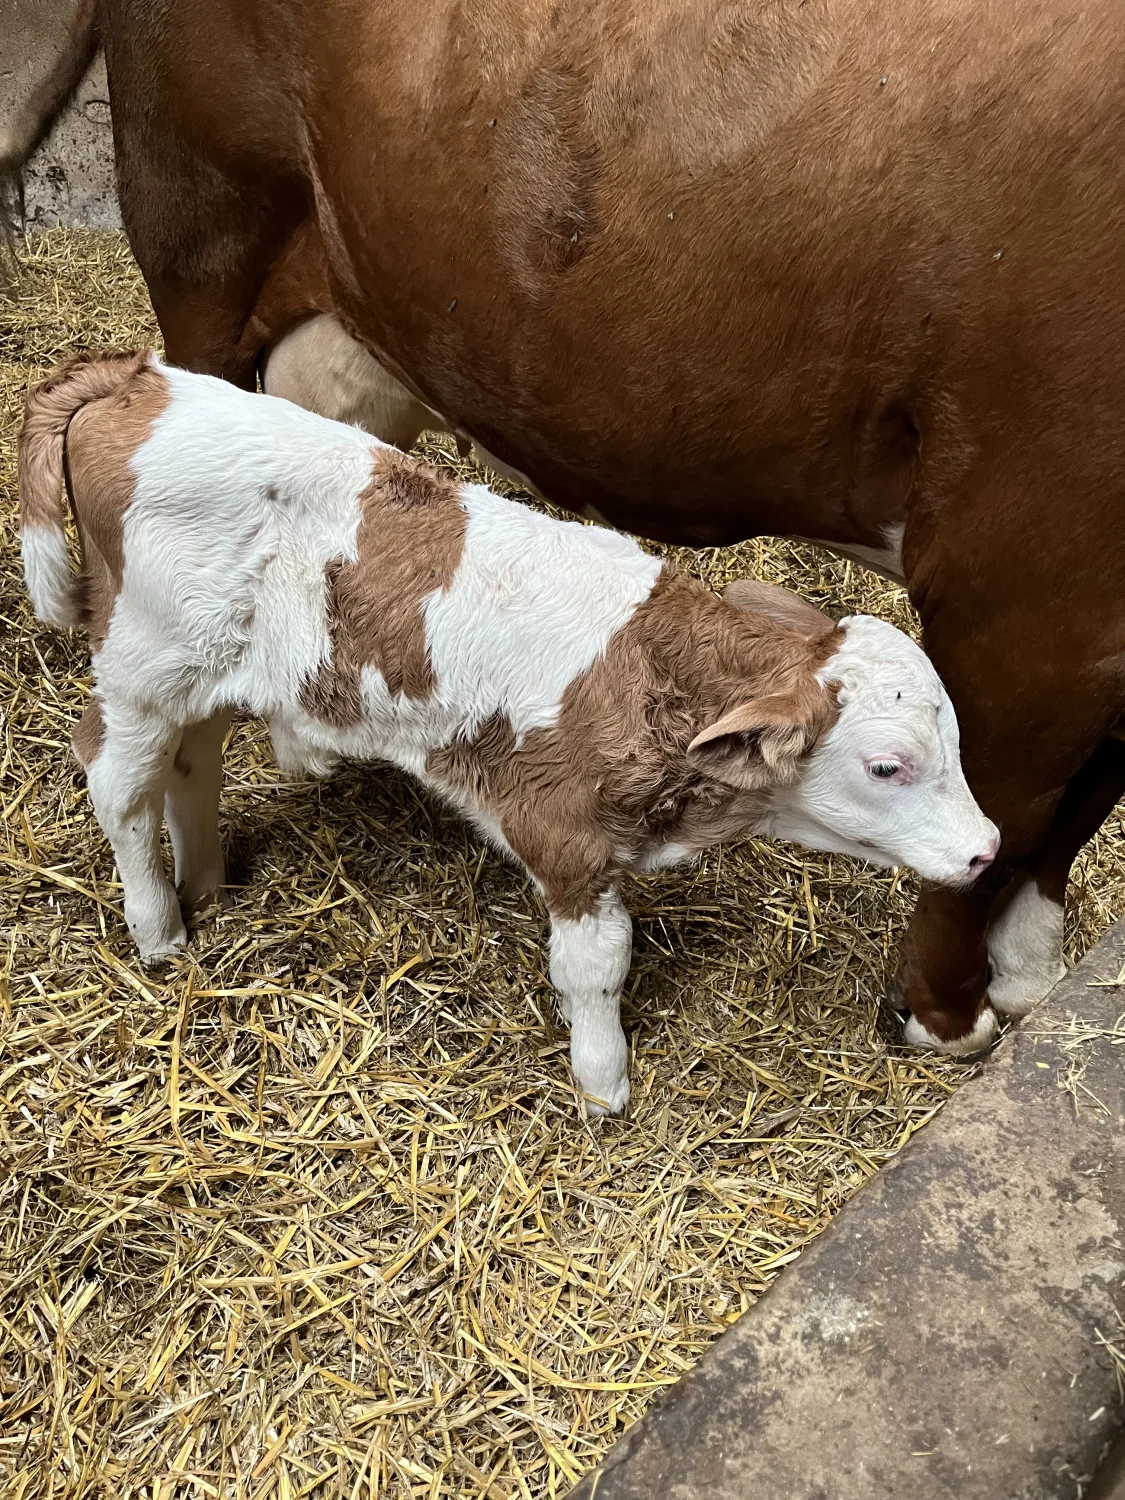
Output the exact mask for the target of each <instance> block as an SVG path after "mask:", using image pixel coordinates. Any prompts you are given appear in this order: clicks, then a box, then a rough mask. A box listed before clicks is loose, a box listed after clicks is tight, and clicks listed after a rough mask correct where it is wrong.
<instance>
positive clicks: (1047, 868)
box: [988, 737, 1125, 1016]
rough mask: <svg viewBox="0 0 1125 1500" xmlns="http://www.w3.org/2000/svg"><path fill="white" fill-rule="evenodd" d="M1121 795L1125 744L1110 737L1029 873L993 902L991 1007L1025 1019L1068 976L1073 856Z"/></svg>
mask: <svg viewBox="0 0 1125 1500" xmlns="http://www.w3.org/2000/svg"><path fill="white" fill-rule="evenodd" d="M1123 795H1125V744H1123V743H1122V742H1121V741H1120V740H1119V739H1116V738H1113V737H1110V738H1108V739H1106V740H1104V741H1103V742H1102V744H1101V745H1099V746H1098V748H1097V749H1096V750H1095V751H1094V753H1093V755H1091V756H1090V758H1089V760H1087V761H1086V763H1085V765H1084V766H1083V767H1082V769H1081V770H1080V771H1079V772H1078V773H1077V775H1075V776H1073V777H1072V778H1071V780H1070V783H1069V784H1068V786H1067V789H1066V791H1065V792H1064V794H1063V798H1062V801H1061V802H1060V803H1059V807H1058V811H1057V812H1056V813H1055V816H1054V819H1053V820H1052V822H1051V827H1050V829H1049V830H1048V832H1047V837H1046V839H1045V840H1044V842H1043V846H1042V848H1041V849H1040V850H1039V852H1038V853H1037V855H1036V856H1035V859H1034V860H1033V861H1031V863H1030V865H1029V867H1028V868H1027V869H1026V870H1024V871H1021V872H1020V873H1019V874H1017V875H1016V877H1015V878H1014V880H1013V881H1012V883H1011V885H1010V886H1009V887H1008V889H1007V890H1006V891H1004V892H1003V893H1002V895H1001V896H1000V898H999V900H998V901H997V904H996V907H995V909H994V911H993V914H992V920H991V923H990V926H989V929H988V960H989V967H990V970H991V975H990V978H989V983H988V994H989V999H990V1000H991V1001H992V1004H993V1005H994V1006H995V1008H996V1009H997V1010H998V1011H1000V1012H1001V1013H1002V1014H1004V1015H1008V1016H1025V1015H1027V1013H1028V1011H1030V1010H1031V1009H1032V1007H1033V1006H1035V1005H1037V1004H1038V1003H1039V1001H1040V1000H1042V999H1043V998H1044V996H1045V995H1046V994H1047V993H1048V991H1050V990H1051V989H1052V988H1053V987H1054V985H1056V984H1057V983H1058V981H1059V980H1060V979H1061V978H1062V977H1063V975H1064V974H1065V973H1066V964H1065V963H1064V962H1063V903H1064V901H1065V897H1066V885H1067V880H1068V878H1069V875H1070V867H1071V865H1072V864H1073V862H1074V859H1075V856H1076V855H1077V853H1078V851H1079V850H1080V849H1081V848H1082V845H1083V844H1085V843H1086V842H1087V841H1088V840H1089V839H1092V838H1093V836H1094V834H1095V833H1097V831H1098V829H1099V828H1100V827H1101V825H1102V823H1103V822H1104V821H1105V820H1106V818H1107V817H1109V815H1110V813H1111V812H1112V811H1113V808H1114V805H1115V804H1116V802H1117V800H1118V799H1119V798H1120V797H1121V796H1123Z"/></svg>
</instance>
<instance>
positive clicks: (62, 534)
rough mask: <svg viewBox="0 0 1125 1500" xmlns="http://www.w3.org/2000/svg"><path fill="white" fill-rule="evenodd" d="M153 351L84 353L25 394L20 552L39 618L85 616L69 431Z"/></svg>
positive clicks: (61, 622)
mask: <svg viewBox="0 0 1125 1500" xmlns="http://www.w3.org/2000/svg"><path fill="white" fill-rule="evenodd" d="M148 357H149V356H148V351H147V350H144V349H141V350H133V351H129V352H127V353H121V354H118V353H112V354H79V355H78V356H77V357H76V358H74V359H71V360H68V361H67V362H66V364H63V365H60V366H59V368H58V369H57V370H54V371H53V372H52V373H51V374H50V375H49V376H48V377H47V379H46V380H45V381H43V383H42V385H37V386H36V387H35V388H34V389H33V390H32V391H30V392H29V393H28V397H27V405H26V406H25V408H24V416H23V427H22V429H21V430H20V440H19V494H20V552H21V554H22V557H23V579H24V583H25V584H26V586H27V592H28V593H29V594H30V595H31V607H32V609H33V610H34V611H35V614H36V617H37V618H38V619H40V620H43V621H44V622H45V623H46V624H48V625H55V626H57V627H58V628H59V629H60V630H68V629H70V628H71V627H72V626H74V625H78V624H79V623H80V622H81V618H82V586H81V581H80V579H79V577H78V575H77V574H76V573H74V572H73V571H72V570H71V566H70V563H69V561H68V559H67V552H66V508H65V498H64V489H65V464H66V432H67V428H68V427H69V425H70V421H71V418H72V417H73V416H74V415H75V413H76V412H77V411H79V410H80V408H81V407H83V406H85V405H86V403H87V402H88V401H100V400H101V399H102V398H103V397H104V396H112V395H114V394H115V393H116V392H117V391H119V390H120V389H121V387H122V386H123V385H124V384H125V383H126V382H127V381H128V380H130V379H131V378H132V377H133V375H135V374H136V372H137V371H138V370H140V369H142V368H143V367H144V365H145V363H146V361H147V360H148Z"/></svg>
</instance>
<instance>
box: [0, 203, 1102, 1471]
mask: <svg viewBox="0 0 1125 1500" xmlns="http://www.w3.org/2000/svg"><path fill="white" fill-rule="evenodd" d="M21 254H22V258H23V262H24V264H23V269H22V274H21V277H20V280H19V283H18V286H17V287H16V289H15V292H14V294H13V296H12V297H11V299H10V300H8V301H6V302H0V490H2V493H3V513H2V524H3V529H4V536H3V583H2V588H3V594H2V604H0V628H2V630H3V633H4V641H3V648H2V650H0V674H2V684H0V694H2V701H3V704H4V706H5V708H6V712H5V715H4V726H3V727H4V744H3V780H2V782H0V807H2V809H3V824H4V826H3V842H2V845H0V899H2V914H0V1483H2V1493H3V1494H4V1495H5V1496H10V1497H25V1496H26V1497H30V1496H32V1495H35V1496H51V1497H61V1496H64V1495H66V1496H78V1495H91V1496H92V1495H106V1496H110V1495H112V1496H114V1497H115V1500H117V1497H127V1496H131V1495H140V1494H142V1493H144V1494H146V1495H148V1496H151V1497H153V1500H156V1497H162V1500H170V1497H172V1496H180V1495H183V1496H194V1497H199V1500H202V1497H205V1496H227V1495H239V1496H243V1495H245V1496H260V1497H266V1496H272V1495H276V1496H278V1497H284V1500H290V1497H293V1500H295V1497H298V1496H326V1497H327V1496H332V1497H335V1496H340V1497H351V1500H357V1497H361V1496H362V1497H374V1496H388V1497H406V1496H411V1497H419V1500H421V1497H427V1500H453V1497H457V1500H478V1497H492V1500H501V1497H513V1500H514V1497H524V1500H531V1497H535V1500H540V1497H547V1496H555V1495H561V1494H564V1493H565V1492H566V1491H567V1489H568V1488H569V1487H570V1486H571V1484H572V1483H573V1481H574V1480H575V1479H576V1478H577V1476H578V1475H579V1474H580V1473H581V1472H582V1471H583V1470H584V1469H586V1468H587V1467H588V1466H590V1465H591V1464H592V1463H594V1462H595V1461H596V1460H597V1458H598V1457H599V1455H600V1454H601V1453H602V1452H603V1451H604V1450H605V1449H606V1447H607V1446H608V1445H609V1444H610V1443H611V1442H612V1441H613V1439H614V1438H615V1436H616V1435H617V1434H619V1433H620V1431H621V1430H622V1429H623V1428H624V1427H626V1426H628V1424H629V1423H630V1422H632V1421H633V1420H634V1419H635V1418H636V1417H637V1416H638V1415H639V1414H640V1412H641V1411H643V1409H644V1408H645V1406H646V1404H647V1403H648V1402H649V1401H650V1400H651V1398H652V1397H653V1395H654V1394H655V1393H656V1392H658V1391H659V1390H660V1388H661V1387H663V1386H665V1385H667V1384H668V1383H670V1382H672V1381H674V1380H675V1379H676V1378H677V1377H678V1376H680V1375H682V1374H683V1373H684V1372H685V1371H686V1370H688V1369H689V1368H690V1367H691V1366H692V1364H693V1363H694V1362H695V1360H696V1359H697V1358H698V1357H699V1355H700V1354H701V1352H702V1351H703V1350H704V1348H705V1347H706V1346H707V1344H708V1343H709V1342H710V1341H711V1340H712V1339H713V1338H714V1337H715V1336H716V1335H717V1334H719V1333H720V1332H721V1331H722V1330H723V1328H724V1327H726V1326H727V1324H729V1323H730V1322H731V1321H732V1320H733V1319H734V1318H736V1317H737V1316H738V1315H739V1313H740V1312H743V1311H744V1310H745V1309H746V1308H747V1307H749V1306H750V1305H751V1304H752V1303H753V1302H754V1300H755V1299H756V1298H757V1297H758V1296H759V1295H760V1294H761V1292H762V1291H763V1290H764V1288H765V1287H767V1286H768V1285H769V1283H770V1281H771V1280H772V1279H773V1277H774V1276H776V1274H777V1273H778V1271H779V1270H780V1269H781V1267H782V1266H784V1265H785V1264H786V1263H787V1262H789V1261H791V1260H793V1258H794V1257H795V1256H796V1255H798V1254H799V1252H800V1248H801V1246H802V1245H804V1244H805V1243H806V1242H807V1241H808V1240H809V1239H810V1238H811V1237H812V1236H813V1235H815V1234H816V1233H817V1232H818V1231H819V1230H821V1229H822V1228H823V1227H824V1225H825V1224H826V1223H827V1221H828V1220H829V1218H830V1217H831V1215H832V1214H833V1212H834V1211H835V1210H836V1209H837V1208H838V1207H839V1206H840V1204H841V1203H843V1202H844V1200H845V1199H846V1198H847V1197H848V1196H849V1195H850V1194H851V1193H853V1192H854V1191H855V1189H856V1188H857V1187H859V1185H860V1184H861V1183H862V1182H864V1181H865V1179H867V1178H868V1177H869V1176H870V1175H871V1174H872V1173H873V1172H874V1171H876V1170H877V1169H878V1167H879V1166H880V1165H881V1164H882V1163H883V1162H885V1161H886V1160H887V1159H888V1157H890V1156H891V1155H892V1154H893V1153H894V1152H895V1151H897V1150H898V1149H899V1148H900V1147H901V1146H902V1145H903V1143H904V1142H905V1141H906V1140H907V1139H908V1137H909V1136H910V1135H911V1133H912V1132H913V1131H915V1130H916V1129H918V1127H919V1126H920V1125H922V1124H924V1122H925V1121H926V1120H927V1119H928V1118H929V1117H930V1116H931V1115H932V1114H933V1112H934V1111H935V1110H936V1109H937V1108H939V1107H940V1105H941V1103H942V1101H943V1100H944V1099H945V1098H946V1097H947V1096H948V1095H949V1093H950V1092H951V1091H952V1090H953V1089H954V1088H955V1087H956V1086H957V1085H958V1084H959V1083H960V1082H961V1081H962V1080H963V1079H964V1078H966V1077H967V1076H968V1075H969V1073H970V1072H971V1071H972V1065H966V1064H963V1063H957V1062H952V1061H947V1060H941V1059H935V1058H932V1057H924V1056H922V1055H920V1054H915V1053H912V1052H910V1051H908V1050H905V1049H903V1048H902V1047H901V1046H900V1045H899V1042H898V1037H897V1031H896V1026H895V1024H894V1023H893V1022H890V1021H888V1020H887V1019H886V1018H885V1017H884V1016H883V1015H882V1014H881V1011H880V1000H881V996H882V994H883V992H884V987H885V980H886V974H887V971H888V966H889V958H890V955H891V954H892V952H893V949H894V946H895V943H896V941H897V939H898V936H899V934H900V932H901V930H902V926H903V921H904V918H905V916H906V914H907V912H908V910H909V906H910V902H911V896H912V892H911V888H910V884H909V881H908V880H906V879H904V878H903V877H902V876H900V875H898V874H892V873H872V872H871V871H868V870H864V869H861V868H859V867H857V866H855V865H854V864H852V863H851V862H849V861H847V860H840V859H806V858H804V857H803V856H802V854H801V853H800V851H797V850H794V849H789V848H778V847H772V846H769V845H765V844H759V843H757V842H754V841H750V842H747V843H745V844H743V845H742V846H740V847H735V848H726V849H723V850H722V851H720V852H717V853H715V854H714V855H713V856H712V857H711V858H709V859H708V860H706V861H705V862H704V863H703V864H702V865H701V866H700V868H699V869H698V870H695V871H689V872H683V871H679V872H675V871H674V872H669V873H666V874H662V875H657V876H652V877H647V878H645V879H637V880H634V881H630V882H629V885H628V889H627V891H626V899H627V901H628V904H629V906H630V907H631V909H632V911H633V913H634V916H635V919H636V957H635V963H634V968H633V971H632V975H631V978H630V982H629V988H628V992H627V1000H626V1004H625V1025H626V1030H627V1032H628V1033H629V1036H630V1041H631V1051H632V1056H631V1072H632V1079H633V1098H632V1105H631V1108H630V1113H629V1117H628V1119H627V1120H625V1121H614V1122H609V1123H604V1124H586V1123H584V1122H583V1121H581V1120H580V1118H579V1116H578V1112H577V1108H576V1101H575V1096H574V1093H573V1090H572V1086H571V1083H570V1079H569V1074H568V1069H567V1038H566V1034H565V1031H564V1030H563V1029H562V1028H561V1026H560V1024H559V1022H558V1020H557V1018H556V1013H555V1007H554V1003H553V1001H552V997H551V992H550V989H549V987H548V983H547V978H546V972H545V964H544V936H545V931H544V928H545V924H544V916H543V913H542V911H541V909H540V907H539V904H538V902H537V900H536V898H535V895H534V893H533V892H532V891H531V890H530V889H529V888H528V885H527V883H526V881H525V880H524V879H523V878H522V876H521V875H520V874H519V873H518V872H517V871H515V870H513V869H511V868H508V867H506V866H504V865H503V864H501V863H500V862H499V861H498V860H497V859H496V858H495V857H494V856H493V855H491V854H490V853H488V852H486V851H485V850H484V849H482V848H481V846H480V845H479V844H478V842H477V841H476V840H475V838H474V837H473V836H471V835H470V834H469V833H468V832H467V831H466V830H465V829H464V827H462V825H461V824H460V823H458V821H457V820H456V819H455V818H453V817H452V816H451V815H449V814H447V813H446V812H445V811H443V810H442V809H441V808H440V807H438V806H436V805H435V804H434V803H433V802H432V801H431V800H430V799H429V798H428V797H427V796H426V795H424V794H423V793H421V792H420V791H419V790H417V789H416V788H415V787H413V786H412V785H411V784H410V783H409V782H408V781H406V780H405V779H404V778H402V777H400V776H398V775H396V774H394V773H393V772H390V771H388V770H386V769H385V768H381V767H366V768H359V769H352V770H349V771H347V772H345V773H344V774H342V775H339V776H337V777H336V778H335V779H334V780H333V781H331V782H329V783H327V784H324V785H319V786H307V785H294V784H286V783H285V782H284V781H283V780H282V778H281V777H280V776H279V774H278V772H277V771H276V769H275V768H274V767H273V766H272V765H271V764H270V761H269V758H268V754H267V744H266V741H265V738H264V734H263V731H262V728H261V726H259V725H257V724H253V723H246V724H241V725H239V726H238V727H237V729H236V731H235V734H234V738H233V743H232V745H231V747H230V750H229V753H228V762H227V766H228V771H227V790H226V795H225V802H224V824H225V830H226V835H227V839H228V845H229V849H230V853H231V870H232V878H233V880H234V881H235V882H236V885H237V888H236V890H235V892H234V895H233V901H232V903H231V905H230V906H229V908H228V909H226V910H223V911H216V910H213V911H211V912H209V913H204V914H202V915H201V916H200V918H199V920H198V921H197V922H196V924H195V929H194V932H193V938H192V946H191V952H190V956H189V957H188V958H187V959H185V960H184V961H183V962H182V963H181V964H180V965H179V966H178V967H177V968H175V969H170V970H166V971H164V972H162V973H160V974H158V975H153V974H150V973H146V972H145V971H144V970H143V969H142V968H141V967H140V966H139V965H138V963H137V960H136V958H135V955H134V953H133V951H132V948H131V945H130V943H129V941H128V938H127V934H126V932H125V929H124V926H123V923H122V919H121V914H120V890H119V888H118V886H117V884H116V880H115V873H114V869H113V862H112V858H111V856H110V854H109V851H108V848H107V846H106V844H105V842H104V840H103V839H102V836H101V834H100V832H99V831H98V829H97V826H96V824H95V823H94V821H93V818H92V815H91V812H90V808H89V804H88V802H87V800H86V796H85V792H84V789H83V785H82V779H81V776H80V775H79V774H78V772H77V771H76V768H75V766H74V764H73V762H72V761H71V758H70V756H69V752H68V737H69V733H70V730H71V727H72V725H73V723H74V720H75V719H76V717H77V716H78V714H79V712H80V710H81V707H82V703H83V697H84V693H85V692H86V688H87V678H86V676H85V673H86V661H85V657H84V651H83V646H82V643H81V642H80V641H79V640H77V639H69V638H66V637H63V636H58V635H55V634H52V633H51V632H50V631H48V630H45V629H42V628H40V627H38V626H37V625H36V624H35V622H34V621H33V620H32V618H31V616H30V614H29V611H28V608H27V604H26V601H25V598H24V595H23V591H22V585H21V582H20V577H19V570H18V563H17V552H16V541H15V531H14V514H15V486H14V477H15V476H14V461H15V458H14V445H15V436H16V429H17V422H18V417H19V410H20V404H21V401H22V397H23V393H24V390H25V387H26V384H27V382H28V379H29V377H30V376H31V375H32V374H34V373H36V372H39V371H42V370H44V369H45V368H46V367H48V366H49V365H50V364H51V363H52V362H53V361H55V360H56V359H58V358H59V357H61V356H63V355H64V354H66V353H67V352H69V351H71V350H73V349H74V348H76V347H82V346H90V345H98V344H108V343H113V344H118V345H120V344H131V343H134V342H143V341H152V340H154V339H155V336H156V335H155V326H154V323H153V319H152V314H151V310H150V308H149V306H148V302H147V299H146V297H145V294H144V289H143V285H142V283H141V280H140V277H139V275H138V273H137V271H136V268H135V266H134V264H133V262H132V261H131V259H130V257H129V254H128V251H127V249H126V248H125V246H124V243H123V241H122V240H121V239H119V238H118V237H116V236H98V235H92V234H82V233H74V232H53V233H51V234H48V235H44V236H41V237H39V238H37V239H35V240H34V241H32V242H31V243H30V244H29V245H28V246H26V247H25V248H24V249H23V250H22V251H21ZM428 451H429V454H430V457H431V458H436V459H438V460H439V461H442V462H446V463H448V464H450V465H451V466H453V467H456V466H457V465H456V460H455V458H453V457H452V456H449V455H444V454H443V452H442V450H441V449H440V448H439V447H437V446H436V445H433V446H431V447H430V448H429V450H428ZM683 560H684V563H685V565H686V566H687V567H690V568H694V569H696V570H702V571H703V572H704V573H705V574H706V575H707V576H708V577H709V578H710V579H711V580H712V581H713V582H715V583H716V584H719V583H721V582H723V581H725V580H727V579H728V578H729V577H732V576H735V575H737V574H740V573H746V572H753V573H756V574H758V575H759V576H764V577H767V578H771V579H776V580H779V581H790V582H792V583H793V584H795V585H796V586H797V587H799V588H800V589H801V590H803V591H804V592H805V593H807V594H808V595H809V596H810V597H812V598H813V599H815V600H816V601H817V602H820V603H826V604H827V605H828V606H830V607H831V608H832V609H834V610H837V611H840V610H844V609H848V610H855V609H867V610H871V611H874V612H878V613H880V614H883V615H885V616H888V617H890V618H892V619H894V620H896V621H897V622H899V623H904V624H905V623H909V622H908V611H907V607H906V604H905V601H904V599H903V597H902V595H901V594H899V593H898V592H897V591H895V590H894V589H892V588H890V587H889V586H887V585H886V584H884V583H882V582H880V581H879V580H878V579H877V578H875V577H874V576H873V575H871V574H869V573H867V572H865V571H864V570H862V569H860V568H858V567H856V566H854V565H849V564H844V563H839V562H836V561H833V560H831V559H830V558H828V557H827V555H825V554H821V553H818V552H816V551H815V550H814V549H811V548H799V547H793V546H788V545H785V544H769V545H766V544H761V543H751V544H747V545H745V546H743V547H740V548H737V549H732V550H728V551H725V552H714V553H703V554H685V555H684V559H683ZM1123 897H1125V827H1123V823H1122V817H1121V813H1120V811H1119V813H1118V815H1117V816H1116V817H1115V818H1114V819H1113V820H1111V823H1110V825H1109V826H1108V827H1107V829H1106V830H1105V831H1104V832H1103V834H1102V836H1101V837H1100V838H1099V840H1098V841H1097V843H1096V845H1095V846H1094V847H1093V848H1092V849H1091V850H1090V851H1088V853H1087V854H1086V856H1085V857H1084V858H1083V859H1082V861H1081V863H1080V865H1079V868H1078V871H1077V874H1076V878H1075V881H1074V886H1073V900H1072V907H1071V914H1070V919H1069V928H1068V934H1069V935H1068V941H1069V945H1070V951H1071V955H1072V956H1073V955H1076V954H1077V953H1078V952H1080V951H1081V950H1082V949H1083V948H1085V947H1086V946H1087V945H1088V944H1089V942H1090V941H1091V940H1092V939H1093V938H1094V937H1095V936H1096V935H1097V934H1098V932H1099V931H1101V930H1102V928H1104V927H1105V926H1106V924H1107V923H1108V921H1109V920H1110V919H1111V917H1112V916H1113V915H1115V914H1117V913H1120V911H1121V910H1122V909H1123V907H1125V900H1123Z"/></svg>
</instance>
